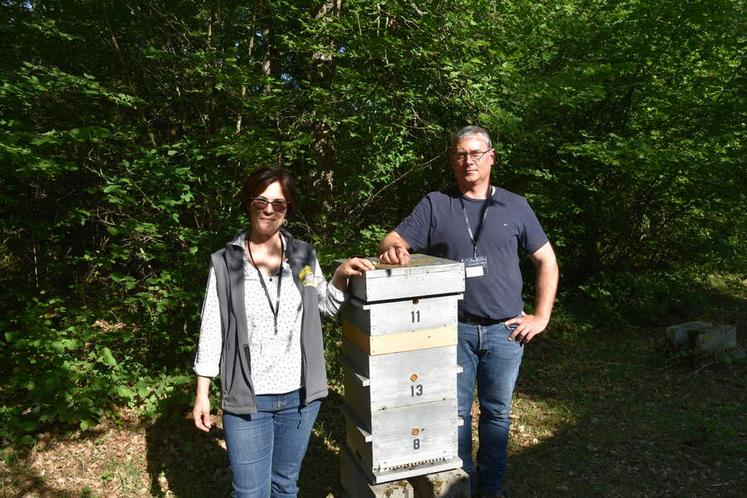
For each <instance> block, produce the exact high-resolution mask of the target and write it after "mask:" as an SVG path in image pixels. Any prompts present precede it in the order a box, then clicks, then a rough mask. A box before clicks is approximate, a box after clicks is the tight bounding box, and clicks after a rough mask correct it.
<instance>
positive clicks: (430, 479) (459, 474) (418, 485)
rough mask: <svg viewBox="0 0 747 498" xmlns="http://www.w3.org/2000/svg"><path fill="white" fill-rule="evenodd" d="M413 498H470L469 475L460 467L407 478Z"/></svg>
mask: <svg viewBox="0 0 747 498" xmlns="http://www.w3.org/2000/svg"><path fill="white" fill-rule="evenodd" d="M408 481H409V482H410V484H412V487H413V489H415V498H470V496H471V495H470V489H469V475H468V474H467V473H466V472H465V471H464V470H462V469H453V470H447V471H445V472H438V473H435V474H427V475H422V476H417V477H411V478H409V479H408Z"/></svg>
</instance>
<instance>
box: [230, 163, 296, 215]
mask: <svg viewBox="0 0 747 498" xmlns="http://www.w3.org/2000/svg"><path fill="white" fill-rule="evenodd" d="M275 182H278V183H279V184H280V188H281V189H282V191H283V195H284V196H285V202H287V203H288V210H287V211H286V214H285V216H286V218H289V217H290V216H291V215H292V214H293V212H294V211H295V210H296V184H295V181H294V180H293V177H292V176H291V174H290V173H288V172H287V171H285V170H284V169H280V168H272V167H269V166H266V167H264V168H260V169H258V170H257V171H255V172H254V173H252V174H251V175H249V176H248V177H247V178H246V180H244V185H243V186H242V188H241V205H242V207H243V208H244V209H246V212H247V213H249V210H250V208H251V202H252V199H253V198H254V197H257V196H258V195H259V194H261V193H262V192H263V191H264V190H265V189H266V188H267V187H268V185H270V184H271V183H275Z"/></svg>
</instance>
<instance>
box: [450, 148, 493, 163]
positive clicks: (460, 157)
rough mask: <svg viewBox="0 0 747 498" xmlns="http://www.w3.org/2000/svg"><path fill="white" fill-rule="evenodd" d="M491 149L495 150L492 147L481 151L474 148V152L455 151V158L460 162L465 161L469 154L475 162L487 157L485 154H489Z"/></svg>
mask: <svg viewBox="0 0 747 498" xmlns="http://www.w3.org/2000/svg"><path fill="white" fill-rule="evenodd" d="M491 150H493V149H492V148H490V149H488V150H486V151H483V152H480V151H479V150H473V151H472V152H454V159H456V160H457V161H459V162H460V163H463V162H464V161H466V160H467V156H469V157H470V158H472V160H473V161H474V162H478V161H480V160H481V159H482V158H483V157H485V154H487V153H488V152H490V151H491Z"/></svg>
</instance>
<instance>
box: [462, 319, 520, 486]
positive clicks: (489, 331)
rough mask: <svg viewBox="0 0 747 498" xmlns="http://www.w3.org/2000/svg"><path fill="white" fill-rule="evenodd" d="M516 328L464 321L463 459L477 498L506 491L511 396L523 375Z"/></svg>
mask: <svg viewBox="0 0 747 498" xmlns="http://www.w3.org/2000/svg"><path fill="white" fill-rule="evenodd" d="M510 334H511V329H510V328H509V327H506V325H505V323H503V322H501V323H498V324H496V325H489V326H484V325H473V324H467V323H462V322H459V343H458V346H457V362H458V363H459V365H460V366H461V367H462V368H463V369H464V371H463V372H462V373H461V374H459V376H458V380H457V401H458V403H459V416H460V417H462V418H463V419H464V425H462V426H461V427H459V458H461V459H462V466H463V468H464V470H465V471H466V472H467V473H468V474H469V476H470V485H471V486H472V494H477V492H478V490H479V492H480V493H481V494H485V495H488V496H493V495H498V494H501V493H502V492H503V480H504V477H505V474H506V450H507V447H508V427H509V423H510V419H509V416H508V415H509V412H510V410H511V397H512V395H513V392H514V386H515V385H516V378H517V377H518V375H519V367H520V366H521V356H522V354H523V353H524V348H523V347H522V346H521V345H520V344H519V343H517V342H513V341H509V340H508V336H509V335H510ZM475 380H477V399H478V401H479V403H480V420H479V429H478V437H479V442H480V447H479V449H478V450H477V468H475V465H474V464H473V462H472V416H471V411H472V399H473V396H474V387H475Z"/></svg>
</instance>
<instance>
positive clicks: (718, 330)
mask: <svg viewBox="0 0 747 498" xmlns="http://www.w3.org/2000/svg"><path fill="white" fill-rule="evenodd" d="M736 347H737V326H736V325H716V326H715V327H711V328H708V329H706V330H703V331H702V332H700V333H698V335H696V336H695V348H696V349H699V350H700V351H725V350H727V349H732V348H736Z"/></svg>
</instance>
